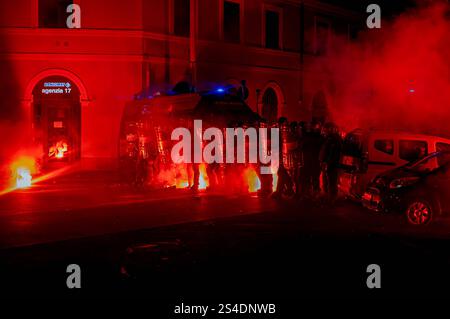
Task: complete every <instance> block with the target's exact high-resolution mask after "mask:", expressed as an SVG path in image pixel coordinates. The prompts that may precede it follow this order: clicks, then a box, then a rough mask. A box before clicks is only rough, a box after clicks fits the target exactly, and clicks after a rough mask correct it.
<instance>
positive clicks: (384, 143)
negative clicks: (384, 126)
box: [374, 140, 394, 155]
mask: <svg viewBox="0 0 450 319" xmlns="http://www.w3.org/2000/svg"><path fill="white" fill-rule="evenodd" d="M374 144H375V149H376V150H378V151H380V152H383V153H386V154H389V155H392V154H394V140H376V141H375V142H374Z"/></svg>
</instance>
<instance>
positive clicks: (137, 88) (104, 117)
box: [0, 0, 361, 168]
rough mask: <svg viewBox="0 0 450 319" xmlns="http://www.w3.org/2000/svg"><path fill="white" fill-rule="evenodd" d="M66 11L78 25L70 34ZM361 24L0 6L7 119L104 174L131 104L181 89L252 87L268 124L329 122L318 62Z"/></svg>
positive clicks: (230, 10)
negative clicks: (75, 14) (68, 140)
mask: <svg viewBox="0 0 450 319" xmlns="http://www.w3.org/2000/svg"><path fill="white" fill-rule="evenodd" d="M70 4H78V5H79V8H80V10H81V11H80V13H81V14H80V19H81V28H74V29H69V28H68V27H67V24H66V20H67V17H68V16H69V15H70V14H71V13H70V12H69V13H67V12H66V9H67V6H68V5H70ZM360 19H361V16H360V15H359V14H356V13H354V12H350V11H348V10H345V9H342V8H340V7H337V6H333V5H329V4H326V3H323V2H318V1H315V0H277V1H275V0H127V1H122V0H89V1H88V0H15V1H1V2H0V70H1V71H2V77H1V78H0V82H1V84H0V90H1V91H0V99H1V108H2V110H1V114H2V117H3V118H4V119H5V120H11V121H14V119H15V118H20V119H21V120H22V123H25V124H24V125H25V129H24V130H25V131H27V128H30V134H32V135H33V138H34V139H36V140H38V141H40V142H41V143H44V144H45V145H50V144H52V143H53V142H56V141H50V140H49V139H50V137H49V135H51V134H50V133H48V132H51V131H52V130H55V132H56V131H59V132H60V131H62V130H67V131H70V134H72V135H73V136H74V139H73V141H72V142H73V143H74V144H75V145H76V149H77V152H74V153H72V154H73V156H74V157H75V158H77V159H78V158H80V159H81V160H82V162H83V164H84V165H86V166H87V167H97V168H100V167H111V165H114V163H115V162H116V158H117V149H118V147H117V146H118V136H119V127H120V120H121V115H122V111H123V108H124V106H125V104H126V103H127V102H128V101H130V100H132V99H133V98H135V97H136V96H142V95H144V96H146V95H151V94H154V93H156V92H164V91H166V90H169V89H170V88H172V87H173V86H174V85H175V84H176V83H178V82H180V81H188V82H190V83H192V84H193V85H194V86H195V87H196V88H197V90H199V91H201V90H207V89H213V88H214V87H216V86H219V85H226V84H230V85H236V86H237V85H240V82H241V80H246V82H247V86H248V88H249V92H250V96H249V98H248V100H247V102H248V104H249V105H250V106H251V107H252V108H253V109H254V110H255V111H258V112H259V113H260V114H261V115H262V116H263V117H266V118H268V119H269V120H275V119H276V118H278V117H280V116H286V117H288V118H289V119H295V120H310V119H311V117H326V116H327V108H329V107H331V104H332V102H330V101H329V100H328V99H327V91H328V90H330V89H332V88H330V87H328V85H327V82H326V81H325V80H324V78H326V74H325V73H324V72H321V71H320V67H317V66H318V65H320V63H318V61H320V58H321V57H323V56H327V55H330V54H333V52H332V49H333V39H334V37H335V35H336V34H338V35H339V36H340V37H342V38H347V39H349V40H350V38H351V37H352V36H353V32H354V31H353V30H354V28H356V27H357V26H358V25H359V24H360V22H361V21H360ZM67 117H70V118H71V123H72V124H71V125H68V126H66V125H65V124H63V121H62V120H61V119H63V118H67ZM42 125H45V126H46V127H45V128H44V129H43V128H42V127H40V126H42ZM48 125H50V127H47V126H48ZM36 132H41V133H36Z"/></svg>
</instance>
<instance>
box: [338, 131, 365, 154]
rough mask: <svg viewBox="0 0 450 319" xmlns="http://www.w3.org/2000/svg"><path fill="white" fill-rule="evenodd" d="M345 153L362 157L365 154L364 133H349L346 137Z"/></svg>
mask: <svg viewBox="0 0 450 319" xmlns="http://www.w3.org/2000/svg"><path fill="white" fill-rule="evenodd" d="M342 151H343V154H344V155H347V156H353V157H358V158H362V156H363V135H362V133H356V132H352V133H348V134H347V136H346V137H345V139H344V144H343V150H342Z"/></svg>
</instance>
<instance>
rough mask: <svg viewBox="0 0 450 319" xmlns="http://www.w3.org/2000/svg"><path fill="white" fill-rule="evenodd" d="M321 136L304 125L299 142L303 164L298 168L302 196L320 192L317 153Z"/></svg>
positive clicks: (314, 194) (320, 143)
mask: <svg viewBox="0 0 450 319" xmlns="http://www.w3.org/2000/svg"><path fill="white" fill-rule="evenodd" d="M322 144H323V138H322V136H321V135H320V132H319V131H318V130H317V129H316V130H312V129H311V127H310V126H309V124H308V125H306V128H305V130H304V134H303V137H302V142H301V154H302V158H303V166H302V168H301V170H300V181H301V192H302V194H303V195H304V196H306V197H309V196H311V195H312V196H317V195H318V194H319V193H320V173H321V171H320V161H319V155H320V150H321V148H322Z"/></svg>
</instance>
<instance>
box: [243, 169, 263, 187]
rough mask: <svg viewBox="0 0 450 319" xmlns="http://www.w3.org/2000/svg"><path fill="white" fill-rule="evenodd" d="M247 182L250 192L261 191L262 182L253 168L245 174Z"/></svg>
mask: <svg viewBox="0 0 450 319" xmlns="http://www.w3.org/2000/svg"><path fill="white" fill-rule="evenodd" d="M244 177H245V180H246V182H247V184H248V192H249V193H256V192H257V191H259V190H260V189H261V181H260V180H259V177H258V175H257V174H256V171H255V170H254V169H253V168H248V169H246V170H245V172H244Z"/></svg>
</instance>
